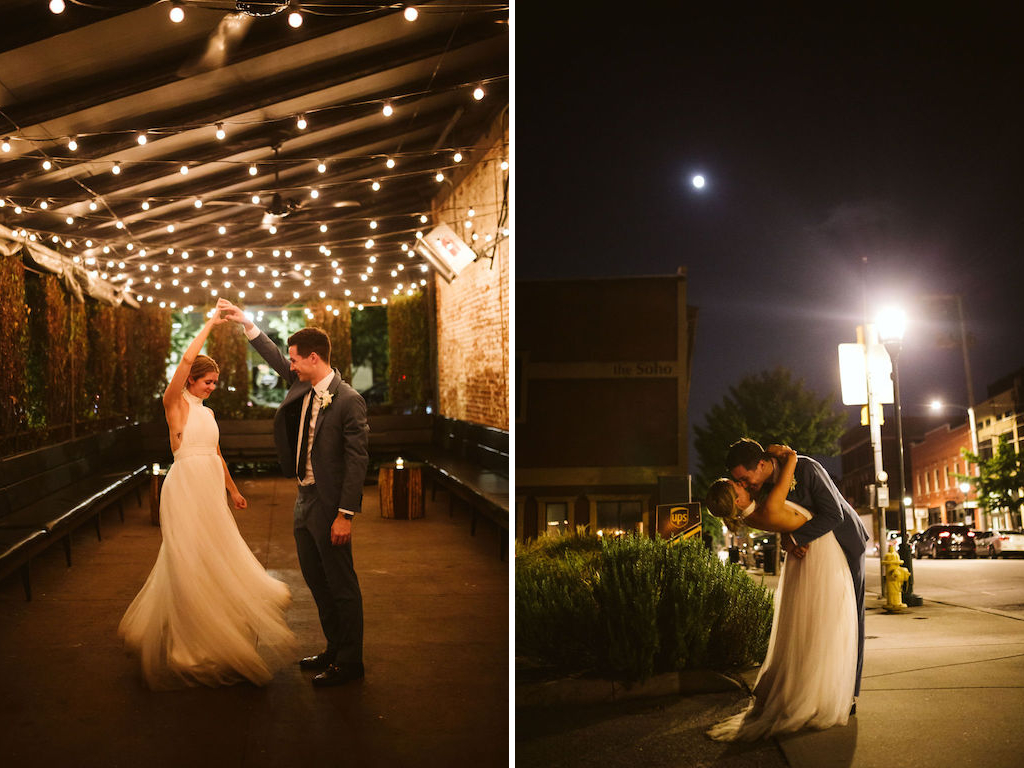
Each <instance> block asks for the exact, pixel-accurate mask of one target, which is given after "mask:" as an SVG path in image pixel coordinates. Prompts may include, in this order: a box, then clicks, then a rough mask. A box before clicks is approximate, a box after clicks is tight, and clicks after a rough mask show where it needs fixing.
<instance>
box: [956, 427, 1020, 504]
mask: <svg viewBox="0 0 1024 768" xmlns="http://www.w3.org/2000/svg"><path fill="white" fill-rule="evenodd" d="M963 455H964V457H965V458H966V459H967V461H969V462H971V463H972V464H977V465H978V477H973V476H971V475H956V479H957V480H958V481H959V482H964V481H966V482H968V483H971V484H972V485H973V486H974V490H975V492H976V494H977V497H978V503H979V504H981V505H982V507H984V508H985V509H986V510H987V511H989V512H998V511H999V510H1001V509H1009V510H1010V511H1011V512H1020V511H1021V508H1022V507H1024V496H1021V492H1020V489H1021V488H1024V454H1020V453H1017V452H1016V451H1014V449H1013V446H1012V445H1011V444H1010V441H1009V435H1008V434H1007V435H1002V436H1001V437H1000V438H999V447H998V448H997V449H996V451H995V453H994V454H993V455H992V458H990V459H982V458H981V457H979V456H976V455H974V454H973V453H971V452H970V451H966V450H965V451H963Z"/></svg>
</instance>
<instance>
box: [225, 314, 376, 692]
mask: <svg viewBox="0 0 1024 768" xmlns="http://www.w3.org/2000/svg"><path fill="white" fill-rule="evenodd" d="M217 310H218V311H220V312H221V313H222V315H223V316H224V317H225V318H227V319H229V320H235V321H236V322H239V323H241V324H242V327H243V328H244V330H245V335H246V337H247V338H248V339H249V343H250V344H252V346H253V348H254V349H255V350H256V351H257V352H259V353H260V355H261V356H262V357H263V359H264V360H266V361H267V362H268V363H269V364H270V366H271V367H272V368H273V369H274V370H275V371H277V373H278V374H279V375H280V376H281V378H282V379H284V380H285V381H286V382H287V383H288V386H289V389H288V394H286V395H285V398H284V400H283V401H282V403H281V405H280V406H279V407H278V409H277V413H276V414H275V415H274V443H275V444H276V446H277V452H278V459H279V460H280V462H281V468H282V470H283V471H284V475H285V477H295V478H297V479H298V482H299V488H298V498H296V500H295V516H294V517H295V519H294V532H295V546H296V549H297V550H298V554H299V565H300V567H301V568H302V576H303V578H304V579H305V580H306V584H307V585H308V586H309V591H310V592H312V593H313V599H314V600H315V601H316V607H317V610H318V611H319V613H320V625H321V626H322V627H323V631H324V636H325V637H326V638H327V649H326V650H324V651H322V652H321V653H318V654H316V655H315V656H309V657H307V658H304V659H302V660H301V661H300V662H299V665H300V666H301V667H302V668H303V669H310V670H317V671H318V672H319V674H318V675H316V676H315V677H314V678H313V685H316V686H328V685H341V684H343V683H347V682H349V681H351V680H358V679H360V678H362V677H363V598H362V593H361V592H360V589H359V580H358V579H357V578H356V571H355V566H354V565H353V562H352V520H353V518H354V517H355V515H356V513H357V512H359V511H361V510H360V507H361V506H362V499H363V480H364V478H365V477H366V465H367V463H368V462H369V455H368V451H367V445H368V442H369V428H368V427H367V425H366V403H365V402H364V401H363V398H362V397H361V396H360V395H359V393H358V392H356V391H355V390H354V389H352V387H350V386H349V385H348V384H347V383H345V381H344V380H342V378H341V372H340V371H338V370H337V369H336V368H332V367H331V340H330V338H329V337H328V336H327V334H326V333H325V332H324V331H323V330H321V329H320V328H303V329H301V330H299V331H297V332H295V333H294V334H292V335H291V337H290V338H289V339H288V357H285V356H284V353H282V352H281V350H280V349H278V348H277V345H276V344H274V342H273V341H271V340H270V338H269V337H268V336H267V334H265V333H263V332H262V331H261V330H260V329H259V328H257V327H256V326H255V325H254V324H253V323H252V322H251V321H250V320H249V319H248V318H247V317H246V316H245V314H244V313H243V312H242V310H241V309H239V308H238V307H236V306H235V305H234V304H232V303H231V302H229V301H227V300H226V299H221V300H220V301H219V302H217Z"/></svg>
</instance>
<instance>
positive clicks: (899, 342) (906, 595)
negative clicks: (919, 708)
mask: <svg viewBox="0 0 1024 768" xmlns="http://www.w3.org/2000/svg"><path fill="white" fill-rule="evenodd" d="M905 326H906V319H905V317H904V315H903V313H902V312H901V311H899V310H887V311H885V312H883V313H882V314H881V315H879V318H878V335H879V337H880V338H881V340H882V344H883V345H884V346H885V351H886V352H888V353H889V358H890V359H891V360H892V390H893V405H894V407H895V409H896V446H897V448H898V457H899V464H900V495H899V500H900V547H899V554H900V560H902V561H903V567H905V568H906V569H907V570H908V571H909V572H910V576H909V578H908V579H907V580H906V582H905V583H904V585H903V602H904V603H906V604H907V605H908V606H911V607H916V606H919V605H921V604H922V603H923V602H924V601H923V600H922V599H921V598H920V597H919V596H918V595H916V594H914V558H913V556H912V554H911V551H910V544H909V543H908V542H907V499H906V493H907V479H906V469H905V468H904V463H903V415H902V412H901V410H900V369H899V362H898V361H899V356H900V349H902V347H903V330H904V328H905Z"/></svg>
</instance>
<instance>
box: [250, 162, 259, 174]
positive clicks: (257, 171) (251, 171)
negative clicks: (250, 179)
mask: <svg viewBox="0 0 1024 768" xmlns="http://www.w3.org/2000/svg"><path fill="white" fill-rule="evenodd" d="M257 173H259V170H257V168H256V163H253V164H252V165H250V166H249V175H250V176H255V175H256V174H257Z"/></svg>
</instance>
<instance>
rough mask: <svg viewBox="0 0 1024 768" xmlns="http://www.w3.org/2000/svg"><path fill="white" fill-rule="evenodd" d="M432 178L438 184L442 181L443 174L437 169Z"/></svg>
mask: <svg viewBox="0 0 1024 768" xmlns="http://www.w3.org/2000/svg"><path fill="white" fill-rule="evenodd" d="M434 179H435V181H437V183H438V184H440V183H441V182H442V181H444V174H443V173H441V172H440V171H438V172H437V175H436V176H435V177H434Z"/></svg>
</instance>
